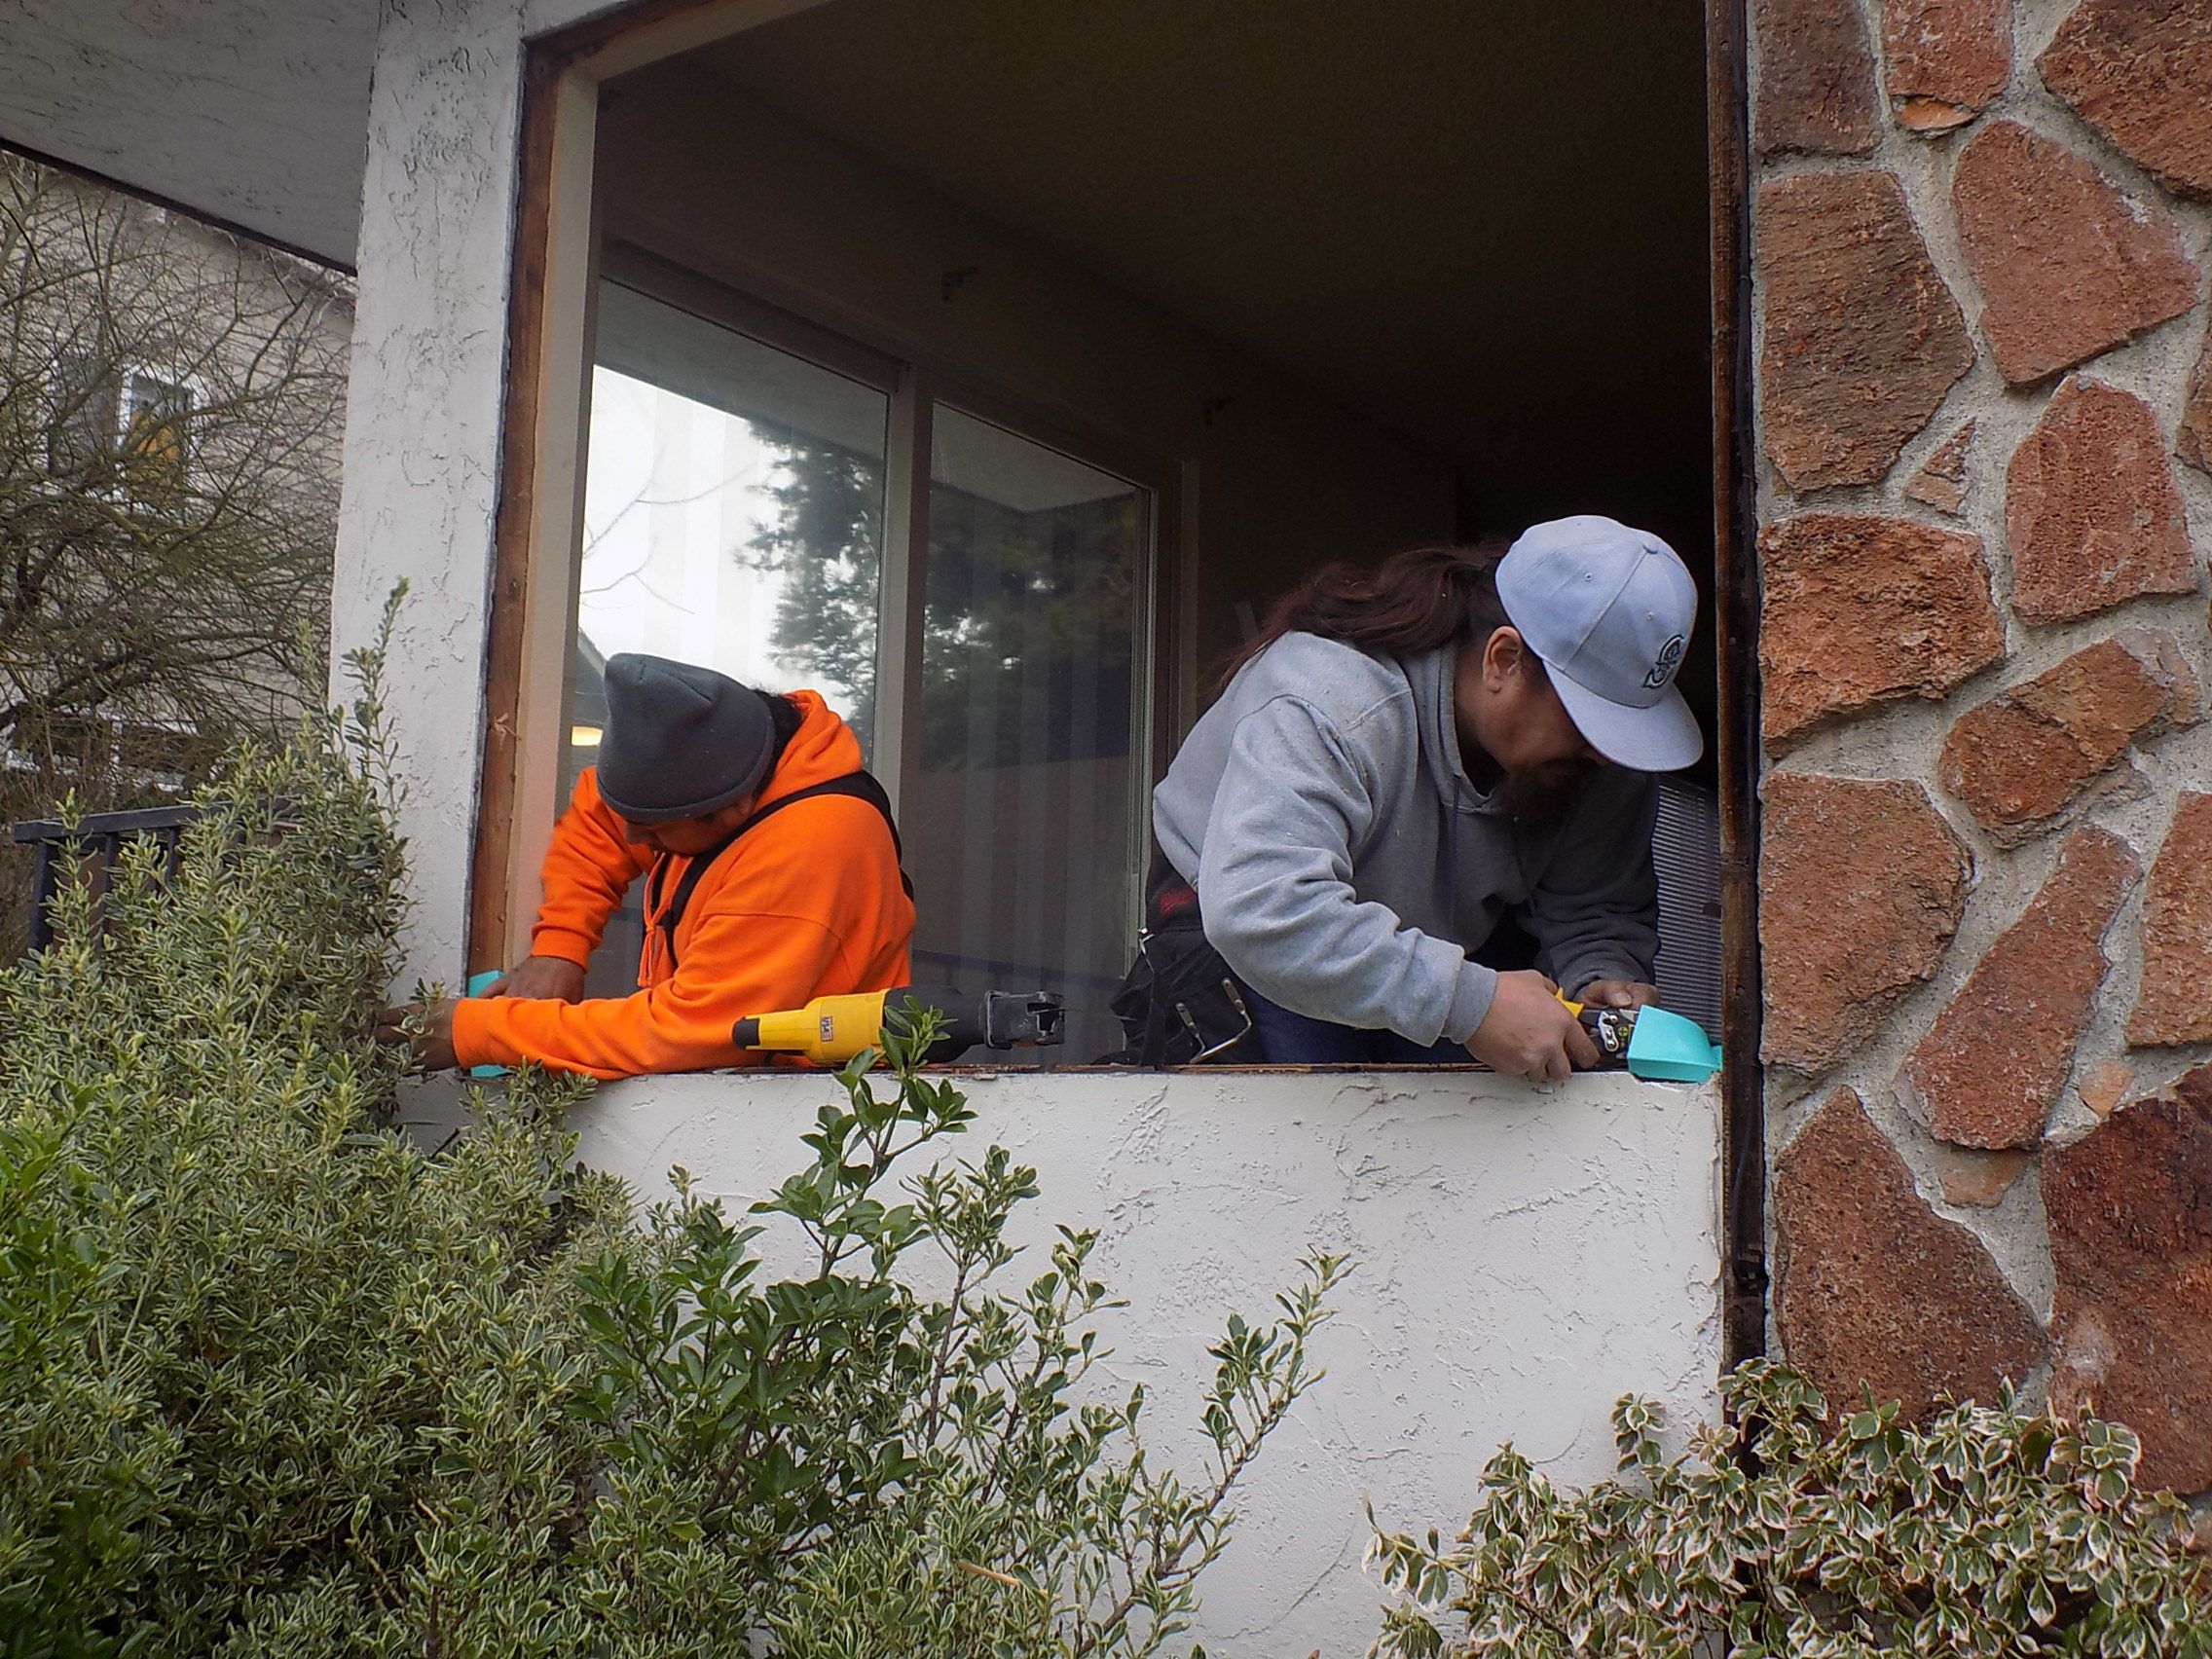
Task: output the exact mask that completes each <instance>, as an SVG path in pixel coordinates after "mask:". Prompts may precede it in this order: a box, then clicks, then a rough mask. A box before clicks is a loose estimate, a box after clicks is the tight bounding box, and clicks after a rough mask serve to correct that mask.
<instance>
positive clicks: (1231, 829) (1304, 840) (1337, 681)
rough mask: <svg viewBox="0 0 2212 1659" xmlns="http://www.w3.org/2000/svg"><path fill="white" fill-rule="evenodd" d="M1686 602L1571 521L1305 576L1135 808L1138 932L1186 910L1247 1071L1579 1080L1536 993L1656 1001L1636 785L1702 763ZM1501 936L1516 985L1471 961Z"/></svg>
mask: <svg viewBox="0 0 2212 1659" xmlns="http://www.w3.org/2000/svg"><path fill="white" fill-rule="evenodd" d="M1696 604H1697V590H1696V586H1695V584H1694V582H1693V581H1692V580H1691V577H1690V574H1689V571H1687V570H1685V569H1684V568H1683V566H1682V562H1681V560H1680V559H1678V558H1677V556H1676V554H1675V552H1674V550H1673V549H1672V548H1670V547H1669V546H1668V545H1667V544H1666V543H1665V542H1664V541H1662V540H1660V539H1659V538H1658V537H1657V536H1655V535H1649V534H1647V533H1645V532H1642V531H1639V530H1632V529H1630V528H1629V527H1628V526H1626V525H1623V524H1619V523H1617V522H1615V521H1614V520H1612V519H1608V518H1601V517H1597V516H1594V515H1585V516H1580V517H1575V518H1567V519H1560V520H1557V521H1554V522H1552V523H1548V524H1540V525H1536V526H1534V527H1533V528H1531V529H1530V530H1529V531H1528V532H1526V533H1525V534H1524V535H1521V536H1520V538H1519V539H1517V540H1516V541H1515V542H1514V543H1513V544H1512V546H1511V547H1510V548H1508V549H1507V551H1506V552H1505V554H1504V555H1503V556H1502V558H1499V557H1496V556H1494V555H1487V554H1484V553H1482V552H1479V551H1477V550H1474V549H1468V548H1428V549H1422V550H1419V551H1416V552H1412V553H1405V554H1400V555H1398V556H1397V557H1395V558H1393V559H1391V560H1390V561H1388V562H1387V563H1386V564H1384V565H1383V567H1382V568H1381V569H1380V570H1379V571H1358V570H1354V569H1352V568H1350V567H1346V566H1332V567H1330V568H1329V569H1328V570H1325V571H1321V572H1320V573H1319V574H1317V575H1315V576H1314V577H1312V578H1311V579H1310V580H1309V581H1308V582H1307V583H1306V584H1305V585H1303V586H1302V587H1300V588H1299V589H1297V590H1296V591H1295V592H1293V593H1291V594H1290V595H1289V596H1287V597H1286V598H1285V599H1284V600H1283V601H1282V602H1281V603H1280V604H1278V605H1277V606H1276V607H1275V608H1274V609H1273V611H1272V613H1271V614H1270V617H1269V620H1268V624H1267V626H1266V627H1265V628H1264V629H1263V630H1262V631H1261V633H1260V635H1259V637H1258V638H1257V639H1256V640H1254V641H1253V642H1252V643H1251V644H1250V645H1248V646H1247V647H1246V648H1245V651H1244V652H1243V653H1242V655H1241V657H1240V659H1239V665H1238V666H1236V667H1235V673H1234V676H1233V677H1232V678H1231V679H1230V681H1229V682H1228V684H1227V686H1226V687H1225V689H1224V690H1223V692H1222V695H1221V697H1220V699H1219V700H1218V701H1217V702H1216V703H1215V704H1214V705H1213V707H1212V708H1211V709H1209V710H1208V711H1207V712H1206V714H1205V715H1204V716H1203V717H1202V718H1201V719H1199V720H1198V724H1197V725H1196V726H1194V727H1193V728H1192V730H1191V734H1190V736H1189V737H1188V738H1187V739H1186V740H1185V741H1184V743H1183V746H1182V748H1181V750H1180V751H1179V752H1178V753H1177V755H1176V756H1175V760H1174V763H1173V764H1172V765H1171V766H1170V767H1169V768H1168V772H1167V775H1166V777H1165V778H1164V779H1163V780H1162V781H1161V784H1160V785H1159V787H1158V788H1157V789H1156V790H1155V791H1154V793H1153V825H1154V829H1155V831H1156V833H1157V836H1158V839H1159V843H1160V849H1161V855H1162V856H1163V858H1164V860H1165V861H1166V864H1167V865H1168V866H1171V869H1172V874H1171V875H1170V874H1168V872H1165V871H1161V870H1160V869H1159V868H1158V866H1156V871H1155V881H1154V883H1153V886H1154V894H1153V912H1152V914H1153V916H1154V917H1155V918H1157V917H1158V916H1159V915H1160V914H1161V911H1162V910H1163V909H1172V908H1174V907H1175V906H1176V905H1178V904H1179V903H1189V900H1188V899H1185V898H1184V897H1183V896H1182V895H1181V894H1179V893H1177V892H1175V891H1173V890H1174V889H1176V888H1179V887H1186V886H1187V889H1188V890H1189V892H1190V893H1191V895H1193V896H1195V900H1196V904H1197V909H1198V915H1199V917H1200V920H1201V925H1202V927H1203V930H1204V935H1205V938H1206V940H1208V941H1209V942H1210V943H1211V944H1212V945H1213V947H1214V948H1215V949H1216V950H1218V951H1219V952H1220V954H1221V957H1222V959H1223V960H1224V962H1226V963H1227V965H1228V967H1229V968H1230V969H1231V970H1232V971H1233V972H1234V974H1235V976H1236V977H1237V978H1238V979H1239V980H1240V981H1241V982H1242V984H1243V986H1244V987H1245V992H1246V995H1245V999H1244V1000H1245V1002H1246V1004H1247V1005H1248V1008H1249V1011H1250V1015H1251V1019H1252V1022H1253V1025H1254V1027H1255V1030H1256V1034H1257V1037H1258V1040H1259V1045H1260V1048H1261V1050H1262V1052H1263V1054H1264V1057H1265V1058H1266V1059H1268V1060H1270V1061H1278V1062H1281V1061H1352V1062H1366V1063H1373V1062H1376V1061H1385V1060H1405V1059H1417V1060H1418V1059H1430V1060H1440V1059H1458V1058H1462V1057H1463V1056H1465V1055H1472V1056H1473V1057H1474V1058H1475V1059H1477V1060H1480V1061H1482V1062H1484V1063H1486V1064H1488V1065H1490V1066H1491V1067H1493V1069H1495V1070H1498V1071H1501V1072H1512V1073H1517V1074H1519V1075H1522V1076H1525V1077H1527V1078H1529V1079H1530V1080H1531V1081H1542V1080H1545V1079H1549V1078H1559V1077H1565V1076H1566V1075H1567V1072H1568V1071H1569V1069H1571V1068H1572V1067H1574V1066H1588V1065H1594V1064H1596V1063H1597V1059H1598V1055H1597V1051H1596V1050H1595V1049H1594V1048H1593V1047H1592V1046H1591V1044H1590V1041H1589V1038H1588V1036H1587V1034H1586V1033H1584V1032H1583V1030H1582V1029H1581V1027H1580V1025H1579V1024H1578V1023H1577V1021H1576V1020H1575V1017H1574V1015H1573V1014H1571V1013H1570V1012H1569V1011H1568V1010H1567V1008H1566V1007H1565V1006H1564V1005H1563V1004H1562V1003H1561V1002H1560V1001H1559V999H1558V997H1557V996H1556V995H1555V994H1554V993H1555V992H1556V991H1559V990H1560V989H1561V988H1563V987H1564V989H1565V991H1566V992H1567V994H1569V995H1572V996H1574V997H1576V998H1577V999H1578V1000H1581V1001H1585V1002H1590V1003H1596V1004H1601V1005H1607V1006H1613V1007H1636V1006H1640V1005H1641V1004H1642V1003H1644V1002H1647V1001H1650V1000H1652V999H1653V998H1654V997H1656V995H1657V992H1656V991H1655V990H1654V988H1653V986H1652V983H1651V980H1652V961H1653V958H1654V956H1655V954H1656V952H1657V949H1658V943H1659V940H1658V931H1657V916H1656V909H1657V886H1656V883H1655V881H1654V879H1653V875H1652V866H1651V825H1652V819H1653V815H1654V812H1655V810H1656V798H1657V791H1656V785H1655V783H1654V780H1653V778H1652V774H1653V773H1657V772H1664V771H1673V770H1676V769H1677V768H1679V767H1682V766H1687V765H1689V764H1690V763H1691V762H1693V761H1694V760H1696V758H1697V757H1698V756H1699V755H1700V753H1702V750H1703V747H1704V740H1703V737H1702V735H1701V734H1700V732H1699V730H1698V726H1697V722H1696V719H1694V717H1692V715H1691V714H1690V712H1689V709H1688V707H1687V706H1686V705H1685V704H1684V703H1683V701H1682V697H1681V693H1680V692H1679V691H1678V690H1677V689H1676V686H1675V674H1676V670H1677V668H1678V667H1679V666H1680V663H1681V660H1682V654H1683V651H1684V649H1685V648H1686V646H1687V645H1688V642H1689V636H1690V629H1691V624H1692V620H1693V617H1694V614H1695V609H1696ZM1174 877H1180V881H1179V882H1178V881H1176V880H1175V879H1174ZM1509 918H1510V919H1511V920H1513V921H1516V922H1518V923H1520V924H1521V926H1523V927H1525V929H1526V930H1527V933H1528V934H1529V935H1530V936H1532V938H1533V940H1534V946H1535V951H1534V955H1535V965H1534V967H1532V968H1516V967H1512V966H1502V967H1501V966H1493V965H1490V964H1486V963H1485V962H1483V961H1481V960H1478V957H1480V956H1482V955H1485V954H1489V953H1488V952H1486V950H1485V946H1486V945H1488V944H1490V943H1491V942H1492V940H1493V934H1495V933H1497V932H1498V930H1499V929H1500V925H1501V923H1505V922H1506V921H1507V920H1508V919H1509Z"/></svg>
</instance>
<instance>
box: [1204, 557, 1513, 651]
mask: <svg viewBox="0 0 2212 1659" xmlns="http://www.w3.org/2000/svg"><path fill="white" fill-rule="evenodd" d="M1506 545H1507V544H1506V542H1505V539H1504V538H1503V537H1502V536H1497V537H1492V538H1489V539H1486V540H1483V541H1479V542H1476V543H1475V544H1473V545H1472V546H1452V547H1416V548H1412V549H1410V550H1409V551H1407V552H1404V553H1394V554H1392V555H1391V556H1390V557H1389V558H1388V559H1385V560H1384V561H1383V564H1382V566H1381V567H1380V568H1379V569H1376V570H1372V571H1370V570H1363V569H1361V568H1360V567H1359V566H1357V565H1343V564H1339V565H1328V566H1324V567H1323V568H1322V569H1321V570H1318V571H1314V572H1313V574H1312V575H1310V576H1309V577H1307V578H1306V580H1305V581H1303V582H1301V583H1300V584H1299V585H1298V586H1297V587H1295V588H1293V589H1292V590H1291V591H1290V592H1288V593H1286V594H1284V595H1283V596H1282V598H1280V599H1278V600H1276V601H1275V603H1274V605H1273V607H1272V608H1271V609H1270V610H1269V611H1268V619H1267V622H1266V623H1265V624H1264V625H1263V626H1262V627H1261V629H1260V631H1259V633H1258V634H1256V635H1254V636H1253V637H1252V638H1251V639H1250V640H1247V641H1246V642H1245V643H1244V645H1241V646H1240V647H1239V648H1238V649H1237V650H1236V652H1235V654H1234V655H1232V656H1231V657H1230V658H1229V660H1228V661H1227V662H1225V663H1224V664H1223V665H1222V670H1221V679H1220V683H1221V684H1223V685H1226V684H1228V683H1229V682H1230V681H1231V680H1232V679H1233V678H1234V677H1235V674H1236V671H1237V670H1238V669H1240V668H1242V667H1243V666H1244V665H1245V664H1246V663H1248V662H1250V661H1251V660H1252V659H1253V658H1254V657H1256V656H1258V655H1259V654H1260V653H1261V652H1262V651H1264V650H1266V649H1267V648H1268V647H1269V646H1270V645H1273V644H1274V643H1275V642H1276V641H1277V640H1279V639H1281V638H1282V637H1283V636H1284V635H1285V634H1318V635H1320V636H1321V638H1322V639H1324V640H1341V641H1342V642H1343V643H1344V644H1346V645H1356V646H1358V647H1359V648H1360V649H1361V650H1363V651H1375V652H1379V653H1382V654H1383V655H1387V656H1418V655H1419V654H1420V653H1421V652H1423V651H1432V650H1435V649H1437V648H1438V647H1439V646H1442V645H1453V644H1466V643H1470V642H1474V641H1480V640H1487V639H1489V638H1490V637H1491V635H1492V634H1493V633H1494V632H1496V631H1497V630H1498V629H1499V628H1502V627H1505V626H1507V620H1508V619H1507V617H1506V614H1505V607H1504V605H1503V604H1501V603H1500V602H1499V600H1498V597H1497V562H1498V560H1499V559H1501V558H1503V557H1504V556H1505V548H1506ZM1525 660H1526V661H1527V662H1528V663H1530V666H1531V668H1532V669H1533V670H1534V671H1535V672H1536V673H1539V674H1540V673H1542V666H1541V665H1540V664H1538V663H1537V662H1536V658H1535V655H1534V653H1532V652H1531V653H1530V654H1529V655H1528V656H1527V657H1526V658H1525Z"/></svg>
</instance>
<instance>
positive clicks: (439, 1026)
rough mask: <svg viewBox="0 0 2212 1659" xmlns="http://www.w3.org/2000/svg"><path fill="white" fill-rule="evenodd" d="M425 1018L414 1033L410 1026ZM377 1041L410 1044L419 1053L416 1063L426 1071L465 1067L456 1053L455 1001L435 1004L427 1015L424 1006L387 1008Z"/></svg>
mask: <svg viewBox="0 0 2212 1659" xmlns="http://www.w3.org/2000/svg"><path fill="white" fill-rule="evenodd" d="M418 1015H420V1016H421V1018H422V1021H423V1028H422V1030H421V1031H419V1032H418V1031H410V1030H408V1029H407V1022H408V1021H409V1020H411V1019H414V1018H416V1017H417V1016H418ZM376 1040H377V1041H378V1042H380V1043H406V1044H410V1045H412V1046H413V1048H414V1050H415V1061H416V1063H417V1064H418V1065H420V1066H422V1067H423V1069H424V1070H425V1071H450V1070H452V1069H453V1068H454V1067H455V1066H458V1065H459V1064H461V1061H460V1059H459V1058H458V1057H457V1056H456V1055H455V1053H454V1051H453V1001H452V999H451V998H448V999H447V1000H446V1001H444V1002H438V1003H433V1004H431V1005H430V1008H429V1010H428V1012H427V1013H425V1012H424V1008H423V1005H422V1004H421V1003H406V1004H403V1005H402V1006H400V1007H398V1008H387V1009H386V1010H385V1011H384V1012H383V1013H381V1014H378V1015H377V1026H376Z"/></svg>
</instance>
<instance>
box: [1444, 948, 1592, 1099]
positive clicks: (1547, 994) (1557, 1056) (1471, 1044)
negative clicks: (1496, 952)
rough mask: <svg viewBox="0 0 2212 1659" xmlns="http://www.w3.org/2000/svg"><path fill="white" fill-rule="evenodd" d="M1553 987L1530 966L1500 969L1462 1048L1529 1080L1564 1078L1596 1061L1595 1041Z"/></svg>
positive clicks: (1536, 1081)
mask: <svg viewBox="0 0 2212 1659" xmlns="http://www.w3.org/2000/svg"><path fill="white" fill-rule="evenodd" d="M1557 991H1558V987H1557V986H1556V985H1554V984H1553V983H1552V982H1551V980H1549V979H1547V978H1545V977H1544V976H1543V975H1541V974H1538V973H1536V972H1535V971H1534V970H1533V969H1524V970H1522V971H1521V972H1519V973H1513V974H1500V975H1499V976H1498V977H1497V990H1496V993H1495V994H1494V995H1493V996H1492V998H1491V1003H1490V1012H1489V1013H1488V1014H1484V1015H1483V1022H1482V1023H1481V1024H1480V1025H1478V1026H1476V1027H1475V1034H1474V1035H1473V1036H1472V1037H1469V1038H1468V1039H1467V1052H1468V1053H1470V1054H1472V1055H1474V1056H1475V1058H1476V1059H1478V1060H1480V1061H1482V1062H1483V1064H1484V1065H1486V1066H1488V1067H1490V1068H1491V1070H1493V1071H1497V1072H1511V1073H1513V1074H1515V1075H1517V1076H1520V1077H1525V1078H1527V1079H1528V1080H1529V1081H1530V1083H1548V1082H1551V1081H1554V1080H1556V1079H1558V1078H1563V1077H1565V1076H1567V1073H1568V1072H1570V1071H1572V1070H1573V1069H1574V1068H1575V1067H1576V1066H1594V1065H1596V1064H1597V1063H1598V1049H1597V1045H1596V1044H1594V1043H1592V1042H1591V1041H1590V1034H1589V1033H1588V1032H1587V1031H1585V1030H1583V1029H1582V1022H1581V1021H1580V1020H1578V1019H1576V1018H1575V1017H1574V1015H1573V1014H1570V1013H1568V1012H1567V1004H1565V1003H1563V1002H1561V1001H1560V1000H1559V997H1558V995H1557V994H1556V993H1557Z"/></svg>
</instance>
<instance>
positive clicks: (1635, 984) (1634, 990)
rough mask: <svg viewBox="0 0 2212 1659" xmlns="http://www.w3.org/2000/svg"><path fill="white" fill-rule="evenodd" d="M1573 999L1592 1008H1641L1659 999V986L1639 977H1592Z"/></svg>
mask: <svg viewBox="0 0 2212 1659" xmlns="http://www.w3.org/2000/svg"><path fill="white" fill-rule="evenodd" d="M1574 1000H1575V1001H1576V1002H1578V1003H1588V1004H1589V1005H1590V1006H1591V1007H1592V1008H1641V1007H1643V1006H1644V1005H1645V1004H1646V1003H1655V1002H1657V1001H1658V1000H1659V987H1658V986H1657V985H1647V984H1645V983H1644V982H1643V981H1642V980H1641V979H1592V980H1591V981H1590V982H1589V983H1588V984H1587V985H1584V986H1583V987H1582V994H1581V995H1580V996H1578V997H1576V998H1575V999H1574Z"/></svg>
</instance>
